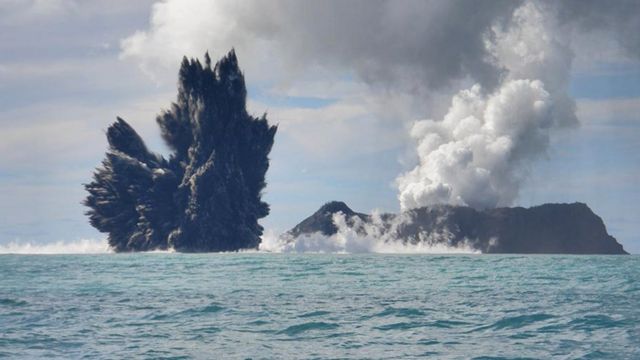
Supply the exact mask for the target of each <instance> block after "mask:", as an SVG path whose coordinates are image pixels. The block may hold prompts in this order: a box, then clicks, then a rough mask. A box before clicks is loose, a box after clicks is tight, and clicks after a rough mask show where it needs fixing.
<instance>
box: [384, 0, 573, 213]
mask: <svg viewBox="0 0 640 360" xmlns="http://www.w3.org/2000/svg"><path fill="white" fill-rule="evenodd" d="M545 15H546V14H545V8H544V7H543V6H542V5H540V4H536V3H531V2H529V3H525V4H524V5H523V6H521V7H520V8H518V9H517V10H515V12H514V14H513V18H512V19H511V20H510V23H509V24H508V25H507V27H506V30H504V29H503V28H502V27H501V26H499V25H495V26H494V27H493V28H492V34H491V35H492V36H487V40H486V42H485V46H486V48H487V51H488V52H489V53H490V54H492V56H493V59H494V61H495V63H496V66H498V67H501V68H503V69H504V77H503V80H502V82H501V83H500V85H499V86H498V88H496V89H495V90H493V91H490V92H488V91H485V90H484V89H483V88H482V87H481V86H480V85H479V84H477V85H474V86H473V87H471V88H470V89H467V90H463V91H460V92H459V93H458V94H457V95H455V96H454V97H453V99H452V101H451V107H450V108H449V110H448V112H447V114H446V115H445V116H444V119H442V120H441V121H434V120H422V121H418V122H416V123H414V125H413V127H412V129H411V136H412V137H413V138H414V139H416V140H417V142H418V146H417V151H418V157H419V160H420V163H419V165H418V166H416V167H415V168H414V169H413V170H411V171H409V172H407V173H405V174H402V175H401V176H399V177H398V179H397V183H398V188H399V196H398V197H399V200H400V205H401V208H402V209H403V210H406V209H411V208H416V207H421V206H427V205H433V204H440V203H447V204H454V205H468V206H472V207H475V208H489V207H495V206H506V205H511V204H512V202H513V201H514V200H515V199H516V197H517V195H518V191H519V189H520V185H521V184H522V182H523V180H524V179H525V178H526V176H527V173H528V170H529V166H530V164H531V162H532V161H533V160H535V159H537V158H540V157H541V156H543V155H544V154H545V153H546V150H547V148H548V146H549V137H550V133H551V131H552V129H555V128H561V127H567V126H571V125H575V124H577V119H576V116H575V104H574V102H573V100H572V99H571V98H570V97H569V95H568V92H567V91H568V90H567V89H568V81H569V75H570V68H571V60H572V53H571V51H570V49H569V46H568V41H567V40H566V39H562V38H561V34H562V32H560V31H558V29H557V26H556V24H555V17H553V16H545Z"/></svg>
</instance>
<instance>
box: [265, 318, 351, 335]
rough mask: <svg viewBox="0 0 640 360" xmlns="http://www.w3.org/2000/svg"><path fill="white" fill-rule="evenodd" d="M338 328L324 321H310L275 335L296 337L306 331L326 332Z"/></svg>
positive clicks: (336, 325)
mask: <svg viewBox="0 0 640 360" xmlns="http://www.w3.org/2000/svg"><path fill="white" fill-rule="evenodd" d="M338 327H339V325H338V324H334V323H328V322H324V321H311V322H306V323H302V324H298V325H291V326H289V327H287V328H286V329H284V330H281V331H278V332H277V334H284V335H289V336H296V335H299V334H302V333H306V332H308V331H328V330H334V329H337V328H338Z"/></svg>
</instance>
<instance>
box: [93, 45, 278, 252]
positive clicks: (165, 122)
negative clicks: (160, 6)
mask: <svg viewBox="0 0 640 360" xmlns="http://www.w3.org/2000/svg"><path fill="white" fill-rule="evenodd" d="M246 96H247V91H246V88H245V82H244V76H243V74H242V72H241V71H240V68H239V67H238V60H237V58H236V55H235V53H234V52H233V51H231V52H230V53H229V54H228V55H227V56H225V57H224V58H222V59H221V60H220V61H219V62H218V63H217V64H215V66H211V59H210V58H209V55H208V54H207V55H205V64H204V65H202V64H201V63H200V61H198V60H193V59H192V60H188V59H187V58H184V60H183V62H182V66H181V68H180V73H179V82H178V97H177V100H176V102H175V103H173V104H172V105H171V107H170V109H169V110H167V111H164V112H163V113H161V114H160V115H159V116H158V117H157V119H156V121H157V123H158V125H159V126H160V130H161V133H162V137H163V139H164V140H165V142H166V144H167V145H168V146H169V148H170V149H171V150H172V154H171V156H170V157H169V159H164V158H163V157H162V156H160V155H158V154H154V153H152V152H150V151H149V150H148V149H147V147H146V145H145V144H144V142H143V140H142V139H141V138H140V136H139V135H138V134H137V133H136V131H135V130H134V129H133V128H132V127H131V126H130V125H129V124H127V123H126V122H125V121H124V120H122V119H120V118H118V121H116V122H115V123H114V124H113V125H111V127H109V129H108V130H107V139H108V141H109V149H108V151H107V154H106V158H105V159H104V160H103V162H102V166H101V167H99V168H98V169H96V171H95V173H94V176H93V181H92V182H91V183H89V184H87V185H85V187H86V189H87V191H88V192H89V196H88V197H87V198H86V200H85V202H84V203H85V205H86V206H88V207H89V211H88V212H87V215H88V216H89V219H90V222H91V225H93V226H94V227H96V228H97V229H98V230H100V231H101V232H104V233H107V234H108V240H109V244H110V245H111V247H113V249H114V250H116V251H143V250H153V249H166V248H168V247H173V248H175V249H176V250H178V251H189V252H204V251H230V250H238V249H244V248H256V247H257V246H258V244H259V243H260V237H261V235H262V231H263V229H262V227H261V226H260V225H259V224H258V219H260V218H262V217H265V216H266V215H267V214H268V213H269V206H268V204H266V203H265V202H263V201H261V192H262V190H263V189H264V187H265V173H266V171H267V168H268V167H269V159H268V154H269V152H270V151H271V147H272V145H273V139H274V136H275V133H276V127H275V126H270V125H269V124H268V123H267V119H266V117H265V116H262V117H260V118H254V117H252V116H250V115H249V114H248V113H247V111H246V109H245V103H246Z"/></svg>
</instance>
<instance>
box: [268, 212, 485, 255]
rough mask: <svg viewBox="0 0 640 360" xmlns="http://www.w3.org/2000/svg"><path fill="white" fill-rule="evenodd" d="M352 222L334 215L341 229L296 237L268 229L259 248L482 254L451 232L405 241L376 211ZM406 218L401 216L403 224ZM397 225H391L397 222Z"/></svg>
mask: <svg viewBox="0 0 640 360" xmlns="http://www.w3.org/2000/svg"><path fill="white" fill-rule="evenodd" d="M351 220H352V221H353V223H352V224H349V223H348V222H347V220H346V217H345V216H344V215H343V214H342V213H337V214H334V216H333V222H334V224H335V225H336V227H337V228H338V231H337V232H336V233H335V234H334V235H331V236H326V235H324V234H321V233H313V234H305V235H301V236H298V237H296V238H292V237H287V236H286V235H284V236H283V235H278V234H276V233H275V232H273V231H267V232H266V233H265V235H264V236H263V237H262V242H261V243H260V248H259V249H260V251H265V252H278V253H342V254H357V253H381V254H480V253H481V252H480V251H478V250H476V249H474V248H473V247H471V246H470V245H469V244H468V243H462V244H458V245H457V246H452V245H449V244H448V242H447V241H446V240H447V239H446V237H447V235H448V234H439V235H433V234H432V235H430V236H429V237H421V238H420V239H419V241H417V242H415V243H413V242H405V241H402V240H400V239H397V238H395V237H394V236H393V231H391V232H389V231H385V230H384V227H383V226H382V224H381V222H380V221H381V220H380V218H379V217H377V216H376V214H374V216H373V223H365V222H363V221H361V220H360V219H358V218H352V219H351ZM402 221H407V219H398V220H397V221H396V222H395V224H400V223H401V222H402ZM395 224H392V226H393V225H395Z"/></svg>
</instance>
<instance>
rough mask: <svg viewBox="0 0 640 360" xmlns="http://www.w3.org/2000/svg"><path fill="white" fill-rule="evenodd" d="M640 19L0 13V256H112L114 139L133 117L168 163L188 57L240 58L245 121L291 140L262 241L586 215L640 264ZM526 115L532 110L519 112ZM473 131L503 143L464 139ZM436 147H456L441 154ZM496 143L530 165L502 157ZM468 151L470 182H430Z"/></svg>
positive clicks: (579, 6)
mask: <svg viewBox="0 0 640 360" xmlns="http://www.w3.org/2000/svg"><path fill="white" fill-rule="evenodd" d="M638 13H640V3H639V2H637V1H628V2H627V1H622V0H621V1H616V2H613V3H609V2H604V1H564V2H544V1H533V2H525V3H521V2H517V1H482V2H477V1H446V2H445V1H349V2H338V1H323V2H312V3H311V2H304V3H303V2H294V1H284V0H282V1H272V2H253V1H206V0H183V1H177V0H166V1H146V0H140V1H124V0H114V1H109V2H101V1H73V0H49V1H44V0H20V1H18V0H15V1H14V0H0V128H1V129H2V131H0V245H2V244H9V243H37V244H42V243H51V242H56V241H75V240H78V239H102V238H104V237H105V235H104V234H100V233H98V232H97V231H96V230H94V229H93V228H92V227H91V226H90V225H89V224H88V221H87V219H86V217H85V216H84V211H85V210H86V209H85V208H84V207H83V206H82V205H81V201H82V200H83V198H84V197H85V195H86V194H85V192H84V189H83V187H82V184H83V183H87V182H89V181H90V180H91V173H92V170H93V169H94V168H95V167H96V166H97V165H98V164H99V163H100V161H101V160H102V158H103V156H104V152H105V150H106V146H107V144H106V139H105V130H106V128H107V127H108V126H109V125H110V124H111V123H112V122H113V121H115V118H116V116H121V117H123V118H124V119H126V120H127V121H128V122H130V123H131V124H132V125H133V126H134V128H136V130H137V131H138V132H139V133H140V134H141V136H142V137H143V138H144V139H145V140H146V142H147V145H148V146H149V147H150V148H151V149H153V150H154V151H157V152H160V153H163V154H167V153H168V150H167V148H166V147H165V146H164V144H163V143H162V141H161V139H160V136H159V131H158V129H157V126H156V124H155V116H156V115H157V114H158V113H160V111H161V110H162V109H165V108H168V107H169V106H170V104H171V102H172V101H174V100H175V94H176V88H175V86H176V81H177V68H178V66H179V63H180V60H181V59H182V56H183V55H187V56H190V57H202V56H203V55H204V52H205V51H209V53H210V54H211V56H212V58H214V59H215V58H218V57H221V56H222V55H224V54H225V53H226V52H228V51H229V50H230V49H231V48H235V50H236V53H237V55H238V58H239V61H240V66H241V67H242V69H243V71H244V73H245V79H246V82H247V85H248V93H249V99H248V109H249V111H250V112H251V113H253V114H256V115H258V114H262V113H264V112H266V113H267V116H268V119H269V121H270V122H272V123H275V124H278V125H279V130H278V134H277V135H276V139H275V145H274V148H273V150H272V153H271V156H270V157H271V167H270V169H269V171H268V174H267V181H268V186H267V189H266V191H265V195H264V198H265V200H266V201H267V202H268V203H270V204H271V214H270V215H269V216H268V217H267V218H265V219H263V220H262V221H261V224H262V225H263V226H264V227H265V228H266V229H268V230H269V231H273V232H276V233H277V232H281V231H285V230H288V229H289V228H291V227H292V226H294V225H295V224H296V223H298V222H299V221H300V220H302V219H303V218H305V217H306V216H308V215H310V214H311V213H313V212H314V211H315V210H317V208H318V207H319V206H321V205H322V204H323V203H325V202H327V201H330V200H342V201H345V202H346V203H347V204H349V206H350V207H352V208H353V209H355V210H357V211H362V212H369V211H371V210H373V209H378V210H381V211H390V212H397V211H400V209H401V208H406V207H411V206H412V204H413V205H415V206H418V205H428V204H430V203H432V202H434V201H444V202H449V203H459V204H462V203H464V204H478V206H490V205H497V206H532V205H538V204H542V203H546V202H575V201H579V202H584V203H587V204H588V205H589V207H591V209H592V210H593V211H594V212H595V213H596V214H598V215H599V216H601V217H602V219H603V220H604V222H605V224H606V225H607V229H608V231H609V233H610V234H612V235H613V236H614V237H616V238H617V239H618V240H619V241H620V242H621V243H622V244H623V245H624V247H625V249H627V250H628V251H630V252H633V253H640V189H639V188H638V186H637V184H638V183H640V151H639V150H640V35H639V34H640V19H638V16H637V15H635V16H634V14H638ZM525 80H526V81H525ZM536 81H539V84H538V83H537V82H536ZM476 84H477V87H474V85H476ZM473 89H476V90H473ZM474 91H475V92H474ZM469 94H472V95H469ZM526 96H529V97H534V100H535V101H538V103H536V102H535V101H534V102H532V103H533V104H534V105H535V104H538V105H540V106H538V105H536V107H534V108H532V109H531V111H530V112H525V111H524V110H523V108H524V107H523V106H515V107H514V106H511V107H510V106H509V104H510V103H512V102H511V100H509V99H520V98H522V97H526ZM456 99H457V100H456ZM461 99H462V100H461ZM505 99H506V100H505ZM469 104H471V105H469ZM500 104H502V105H500ZM500 106H502V107H500ZM538 107H540V108H543V110H544V111H543V110H540V111H542V112H538V110H539V109H538ZM471 108H473V109H472V110H473V111H472V110H469V109H471ZM495 109H498V110H495ZM465 111H469V112H470V113H475V112H477V113H478V114H480V115H477V116H476V117H477V118H478V119H479V121H482V122H486V123H489V122H493V123H495V124H496V125H495V126H494V127H493V128H492V129H493V130H495V131H494V132H492V133H491V134H487V133H482V135H483V137H482V140H481V141H480V140H478V139H477V137H476V136H475V135H478V133H476V132H473V131H470V130H469V129H473V125H468V126H466V127H463V129H462V130H464V131H466V133H464V131H462V133H463V134H462V135H461V132H460V131H461V130H460V129H459V127H457V126H456V124H458V123H459V122H460V121H461V120H462V118H464V116H466V115H464V116H462V115H460V114H467V113H466V112H465ZM474 111H475V112H474ZM491 114H493V115H491ZM496 114H497V115H496ZM467 115H468V114H467ZM532 122H533V123H535V124H544V126H538V127H536V128H534V129H532V128H531V126H530V125H531V124H532ZM447 124H449V125H447ZM425 129H428V131H427V130H425ZM516 130H517V131H516ZM432 132H438V134H440V139H439V140H438V141H439V142H438V144H440V145H442V144H446V145H447V146H440V147H439V149H440V150H438V151H434V150H433V149H431V148H430V146H432V145H431V144H432V143H430V142H429V141H426V140H427V139H429V138H428V136H427V135H428V134H429V133H432ZM496 133H497V134H498V136H497V137H496V135H495V134H496ZM465 134H466V135H465ZM498 140H500V141H507V142H508V144H510V146H511V147H510V148H509V149H512V150H511V152H510V154H518V155H517V156H510V157H509V159H508V160H504V159H503V158H501V157H500V156H499V155H500V153H499V152H492V151H493V149H495V148H496V146H498V145H500V144H502V143H501V142H500V141H498ZM461 147H462V148H461ZM442 149H448V150H447V151H448V152H447V151H444V150H442ZM461 149H462V150H465V149H466V150H468V151H470V152H469V154H470V155H469V156H472V158H473V160H472V161H471V164H469V162H468V160H464V159H468V158H466V157H462V158H460V159H462V160H460V159H457V158H456V160H455V161H452V162H446V163H440V162H438V161H440V160H439V159H452V156H453V155H456V156H457V154H460V151H461ZM469 149H471V150H469ZM489 150H491V151H489ZM513 159H515V160H513ZM433 164H438V166H434V165H433ZM442 164H444V165H442ZM481 170H482V171H481ZM485 170H486V171H485ZM487 171H488V172H487ZM460 174H464V176H460ZM460 179H468V181H466V180H465V181H462V180H460ZM445 185H446V186H445ZM447 186H448V187H447ZM486 189H491V190H493V192H492V191H489V190H486ZM485 190H486V191H485ZM493 193H495V194H493ZM478 194H482V196H479V195H478ZM486 194H489V195H486ZM492 194H493V195H492ZM490 195H492V196H490ZM443 196H444V197H443Z"/></svg>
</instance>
